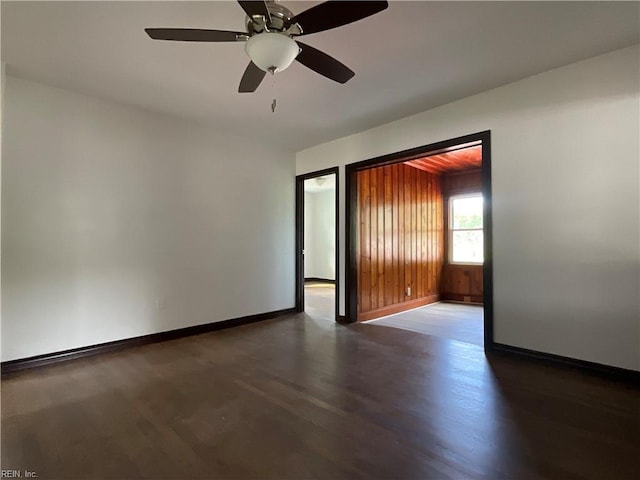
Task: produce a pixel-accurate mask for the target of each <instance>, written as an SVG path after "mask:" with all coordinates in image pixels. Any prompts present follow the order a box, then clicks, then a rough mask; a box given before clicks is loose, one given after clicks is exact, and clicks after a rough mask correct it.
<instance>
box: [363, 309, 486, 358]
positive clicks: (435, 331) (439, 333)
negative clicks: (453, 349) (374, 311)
mask: <svg viewBox="0 0 640 480" xmlns="http://www.w3.org/2000/svg"><path fill="white" fill-rule="evenodd" d="M482 316H483V307H482V306H481V305H463V304H460V303H446V302H440V303H434V304H431V305H426V306H424V307H420V308H416V309H413V310H409V311H406V312H402V313H397V314H395V315H389V316H387V317H383V318H379V319H376V320H370V321H368V322H365V325H373V326H384V327H393V328H402V329H403V330H409V331H410V332H416V333H422V334H426V335H434V336H436V337H440V338H448V339H450V340H457V341H460V342H466V343H472V344H474V345H478V346H479V347H482V346H483V345H484V323H483V320H482Z"/></svg>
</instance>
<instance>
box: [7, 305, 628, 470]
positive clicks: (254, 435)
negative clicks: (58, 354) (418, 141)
mask: <svg viewBox="0 0 640 480" xmlns="http://www.w3.org/2000/svg"><path fill="white" fill-rule="evenodd" d="M639 394H640V390H639V388H638V387H637V386H635V385H632V384H625V383H620V382H618V381H615V380H613V379H608V378H604V377H600V376H596V375H594V374H591V373H586V372H582V371H578V370H574V369H572V368H568V367H558V368H556V367H552V366H547V365H541V364H536V363H530V361H528V360H524V359H523V360H521V359H515V358H511V357H502V356H496V357H492V358H490V359H487V358H485V355H484V353H483V351H482V349H481V348H479V347H477V346H475V345H470V344H465V343H460V342H456V341H452V340H446V339H442V338H437V337H432V336H428V335H416V334H415V333H412V332H408V331H404V330H399V329H394V328H388V327H376V328H372V327H371V326H367V325H359V324H354V325H349V326H342V325H338V324H335V323H332V322H326V321H319V320H317V319H313V318H311V317H309V316H308V315H306V314H299V315H291V316H289V317H285V318H281V319H276V320H269V321H265V322H261V323H256V324H253V325H247V326H244V327H238V328H233V329H228V330H221V331H217V332H212V333H208V334H203V335H200V336H196V337H190V338H184V339H180V340H174V341H170V342H164V343H157V344H153V345H147V346H142V347H137V348H132V349H129V350H124V351H120V352H115V353H110V354H105V355H102V356H97V357H92V358H85V359H80V360H77V361H73V362H69V363H66V364H60V365H56V366H50V367H45V368H41V369H37V370H32V371H27V372H23V373H19V374H15V375H13V376H8V377H5V378H3V380H2V447H1V454H2V468H3V469H17V470H21V471H24V470H29V471H34V472H36V473H37V475H38V479H40V480H43V479H49V478H51V479H54V478H55V479H74V478H100V479H102V478H117V479H136V478H153V479H164V478H176V479H189V478H212V479H216V478H220V479H241V478H243V479H305V478H321V479H382V478H385V479H446V478H451V479H456V480H457V479H467V478H469V479H492V480H493V479H514V480H519V479H542V478H550V479H598V480H603V479H636V478H638V477H637V475H638V468H639V460H638V457H639V455H638V452H639V447H640V415H639V414H640V412H639V408H640V403H639V398H640V397H639Z"/></svg>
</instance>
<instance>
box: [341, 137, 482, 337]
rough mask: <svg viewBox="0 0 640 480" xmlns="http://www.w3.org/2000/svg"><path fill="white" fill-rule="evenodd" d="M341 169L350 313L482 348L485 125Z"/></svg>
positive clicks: (351, 317) (361, 319) (358, 318)
mask: <svg viewBox="0 0 640 480" xmlns="http://www.w3.org/2000/svg"><path fill="white" fill-rule="evenodd" d="M346 172H347V192H346V193H347V200H348V205H349V208H348V210H347V224H348V228H347V236H346V246H347V248H346V251H347V266H348V275H347V312H348V319H349V321H352V322H353V321H358V322H374V323H375V324H382V325H385V326H395V327H397V328H404V329H406V330H413V331H416V332H420V333H426V334H430V335H434V336H440V337H446V338H450V339H453V340H458V341H463V342H466V343H473V344H476V345H480V346H482V345H484V347H485V349H487V348H490V347H491V345H492V344H493V327H492V319H493V309H492V307H493V304H492V263H491V169H490V134H489V132H481V133H478V134H474V135H468V136H465V137H460V138H457V139H452V140H448V141H445V142H440V143H438V144H432V145H426V146H424V147H419V148H417V149H412V150H409V151H405V152H398V153H396V154H392V155H387V156H384V157H380V158H377V159H372V160H367V161H364V162H359V163H356V164H352V165H347V167H346Z"/></svg>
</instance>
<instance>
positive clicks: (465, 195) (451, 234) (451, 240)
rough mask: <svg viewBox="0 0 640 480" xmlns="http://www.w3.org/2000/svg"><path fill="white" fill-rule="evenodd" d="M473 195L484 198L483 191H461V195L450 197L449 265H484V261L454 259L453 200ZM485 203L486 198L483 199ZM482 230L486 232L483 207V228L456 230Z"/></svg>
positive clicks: (458, 230) (460, 230) (457, 230)
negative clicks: (459, 260)
mask: <svg viewBox="0 0 640 480" xmlns="http://www.w3.org/2000/svg"><path fill="white" fill-rule="evenodd" d="M473 197H480V198H482V192H479V191H478V192H469V193H461V194H459V195H451V196H450V197H449V202H448V203H449V205H448V207H447V208H448V209H449V210H448V211H449V225H448V227H449V228H448V230H449V235H448V237H449V238H448V239H447V242H448V243H447V252H448V255H447V256H448V257H449V258H448V259H447V260H448V262H449V265H484V262H456V261H454V260H453V232H454V229H453V201H454V200H458V199H460V198H473ZM483 204H484V199H483ZM478 230H479V231H481V232H484V208H483V212H482V228H462V229H456V230H455V231H456V232H462V231H471V232H473V231H478Z"/></svg>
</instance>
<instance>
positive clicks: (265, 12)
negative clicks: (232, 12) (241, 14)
mask: <svg viewBox="0 0 640 480" xmlns="http://www.w3.org/2000/svg"><path fill="white" fill-rule="evenodd" d="M238 3H239V4H240V6H241V7H242V9H243V10H244V11H245V12H246V14H247V15H249V17H253V16H254V15H262V16H263V17H264V18H265V19H266V20H267V23H269V22H270V21H271V14H270V13H269V9H268V8H267V4H266V2H264V1H263V0H258V1H256V0H253V1H251V0H248V1H242V0H238Z"/></svg>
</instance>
